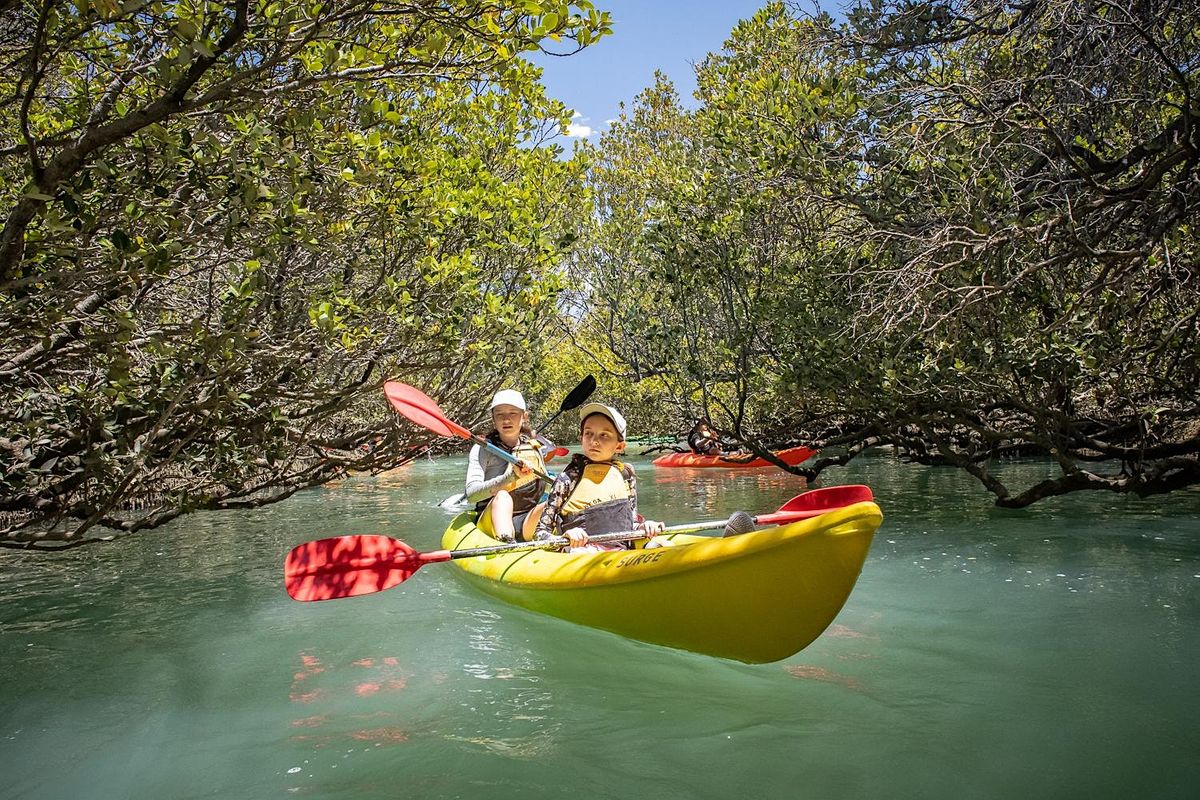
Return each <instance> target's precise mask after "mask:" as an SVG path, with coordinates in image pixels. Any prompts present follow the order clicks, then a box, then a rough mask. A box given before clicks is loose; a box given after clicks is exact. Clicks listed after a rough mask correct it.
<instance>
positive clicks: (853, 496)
mask: <svg viewBox="0 0 1200 800" xmlns="http://www.w3.org/2000/svg"><path fill="white" fill-rule="evenodd" d="M874 499H875V495H874V494H873V493H872V492H871V488H870V487H869V486H863V485H861V484H848V485H846V486H826V487H825V488H823V489H813V490H812V491H809V492H805V493H804V494H798V495H796V496H795V497H793V498H792V499H791V500H788V501H787V502H786V503H784V504H783V506H782V507H781V508H780V509H779V510H778V511H776V512H774V513H773V514H763V515H761V516H759V517H756V518H755V521H756V522H758V524H760V525H775V524H783V523H785V522H795V521H796V520H799V519H808V518H809V517H818V516H820V515H821V514H824V513H825V512H826V511H832V510H833V509H835V508H845V507H846V506H850V505H854V504H855V503H862V502H864V501H867V500H874Z"/></svg>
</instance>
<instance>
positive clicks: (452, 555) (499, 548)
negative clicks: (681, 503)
mask: <svg viewBox="0 0 1200 800" xmlns="http://www.w3.org/2000/svg"><path fill="white" fill-rule="evenodd" d="M727 521H728V520H719V521H716V522H713V521H708V522H691V523H687V524H685V525H671V526H669V527H666V528H663V529H662V530H661V531H659V532H658V533H652V534H647V533H646V532H645V531H641V530H636V531H617V532H616V533H599V534H596V535H595V536H589V537H588V540H587V543H588V544H604V543H606V542H621V541H626V540H629V539H641V538H650V537H652V536H665V535H667V534H670V533H694V532H695V531H708V530H715V529H717V528H720V527H723V526H724V525H725V523H726V522H727ZM570 543H571V540H570V539H568V538H567V537H565V536H555V537H553V538H551V539H542V540H540V541H536V542H512V543H511V544H498V545H488V546H487V547H469V548H466V549H463V550H437V551H434V552H433V553H422V555H423V556H434V555H437V554H442V553H444V554H445V557H444V558H429V559H427V560H429V561H449V560H451V559H456V558H475V557H476V556H491V555H496V554H497V553H511V552H513V551H516V550H553V549H556V548H559V547H563V546H565V545H569V544H570Z"/></svg>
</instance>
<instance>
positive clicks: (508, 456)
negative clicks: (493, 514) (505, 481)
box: [471, 433, 554, 483]
mask: <svg viewBox="0 0 1200 800" xmlns="http://www.w3.org/2000/svg"><path fill="white" fill-rule="evenodd" d="M471 441H472V442H474V443H475V444H477V445H479V446H480V447H486V448H487V449H488V450H490V451H491V452H493V453H495V454H496V455H498V456H500V458H502V459H504V460H505V461H507V462H508V463H510V464H512V465H513V466H516V467H519V466H528V465H527V464H525V462H524V461H522V460H521V459H519V458H517V457H516V456H514V455H513V454H512V453H510V452H508V451H507V450H505V449H504V448H503V447H499V446H497V445H494V444H492V443H491V442H489V441H488V440H487V439H485V438H483V437H482V436H477V435H476V434H474V433H472V434H471ZM530 469H533V474H534V475H537V476H538V477H539V478H541V479H542V480H546V481H550V482H551V483H553V482H554V473H553V472H546V471H545V470H541V469H536V468H533V467H530Z"/></svg>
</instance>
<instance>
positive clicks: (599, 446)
mask: <svg viewBox="0 0 1200 800" xmlns="http://www.w3.org/2000/svg"><path fill="white" fill-rule="evenodd" d="M579 440H580V445H581V447H582V448H583V452H582V453H579V454H578V455H576V456H575V457H574V458H573V459H571V463H570V464H568V465H567V467H566V469H564V470H563V471H562V472H560V473H559V475H558V478H557V479H556V480H555V481H554V485H553V486H552V487H551V488H550V496H549V498H548V499H547V500H546V508H545V511H543V512H542V515H541V518H540V519H539V520H538V523H537V529H536V533H535V538H537V539H550V538H552V537H554V536H555V535H557V534H560V533H561V534H562V535H563V536H566V537H567V538H568V539H570V540H571V547H570V552H572V553H578V552H586V551H589V550H626V549H630V548H632V547H633V544H632V542H613V543H605V544H588V537H589V536H597V535H599V534H602V533H617V532H620V531H634V530H640V531H641V532H642V533H644V534H645V535H646V536H653V535H654V534H656V533H658V532H659V531H661V530H662V529H663V524H662V523H661V522H654V521H652V520H646V519H642V517H641V516H640V515H639V514H638V511H637V479H636V478H635V477H634V474H633V467H631V466H629V465H628V464H625V463H623V462H621V461H617V460H615V459H616V457H617V456H618V455H620V454H621V453H623V452H625V418H624V417H623V416H621V413H620V412H619V411H617V410H616V409H615V408H613V407H612V406H606V405H603V404H602V403H588V404H587V405H585V406H584V407H583V408H581V409H580V410H579Z"/></svg>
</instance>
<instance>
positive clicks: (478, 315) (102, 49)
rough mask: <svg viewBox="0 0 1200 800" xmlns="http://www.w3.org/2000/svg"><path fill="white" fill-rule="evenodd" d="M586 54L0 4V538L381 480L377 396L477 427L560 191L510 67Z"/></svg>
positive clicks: (512, 36) (205, 9) (243, 16)
mask: <svg viewBox="0 0 1200 800" xmlns="http://www.w3.org/2000/svg"><path fill="white" fill-rule="evenodd" d="M607 32H608V17H607V15H606V14H601V13H599V12H596V11H595V10H594V9H593V8H592V6H591V4H590V3H587V2H576V3H571V4H567V3H558V2H550V1H545V2H538V1H536V0H494V1H489V2H478V0H447V1H446V2H439V3H393V2H377V1H372V2H365V1H363V0H346V2H337V3H327V2H294V1H293V0H288V1H287V2H275V1H273V0H232V1H231V2H223V3H216V2H207V1H206V0H170V1H168V0H154V1H151V0H144V1H141V2H126V3H121V2H116V0H96V1H95V2H61V1H59V0H37V1H35V0H25V1H20V0H18V1H17V2H4V3H0V218H2V219H3V220H4V222H3V232H2V234H0V311H2V313H0V387H2V388H0V451H2V452H3V460H2V462H0V463H2V464H3V472H2V474H0V543H2V544H9V545H17V546H27V545H29V544H30V543H31V542H37V541H57V542H60V543H67V544H71V543H76V542H80V541H87V540H90V539H91V538H92V537H94V536H95V535H96V534H94V533H89V531H90V530H92V529H93V526H97V525H98V526H101V527H102V528H106V529H108V530H109V531H112V530H126V531H130V530H137V529H140V528H144V527H147V526H153V525H157V524H161V523H162V522H164V521H166V520H168V519H171V518H173V517H175V516H177V515H178V514H180V513H183V512H185V511H189V510H192V509H198V508H229V507H236V506H239V505H247V504H250V505H256V504H261V503H264V502H270V501H274V500H278V499H281V498H283V497H286V496H288V495H289V494H291V493H292V492H294V491H296V490H297V489H299V488H303V487H305V486H311V485H314V484H317V483H320V482H323V481H325V480H328V479H329V478H330V477H331V476H335V475H338V474H342V473H344V471H345V470H346V468H347V467H349V466H355V467H358V468H377V469H378V468H383V467H387V466H391V465H395V464H397V463H400V462H401V461H402V460H403V459H404V458H405V457H407V456H408V455H409V454H410V453H411V452H412V451H413V449H414V447H416V446H418V445H419V444H420V443H421V442H423V441H424V438H425V436H424V434H422V433H418V432H417V431H414V430H411V429H406V428H403V427H401V426H399V425H398V423H397V422H396V417H395V415H393V414H391V413H389V412H388V411H387V409H386V407H385V406H384V404H383V402H382V396H381V393H380V392H379V391H378V387H379V385H380V383H381V382H382V380H384V379H385V378H388V377H392V376H395V375H399V374H402V375H404V376H405V379H406V380H408V381H409V382H412V383H416V384H419V385H421V386H422V388H424V389H426V390H427V391H429V392H430V393H432V394H434V396H436V397H438V399H439V400H440V401H441V402H442V403H443V405H444V407H445V408H446V410H447V411H448V412H449V413H451V414H459V413H460V412H461V413H463V414H465V415H467V416H468V417H470V416H473V415H475V414H477V413H478V405H479V404H478V402H477V401H478V397H479V396H481V395H483V394H484V393H485V392H487V391H490V390H491V389H492V388H494V387H495V386H496V384H497V383H498V382H499V381H501V380H502V379H503V378H504V376H505V373H506V371H507V369H506V368H507V366H508V365H509V364H511V363H513V362H514V361H516V360H517V358H518V355H519V354H521V353H523V352H525V351H526V350H527V348H528V347H529V346H530V343H531V342H532V343H533V346H534V347H536V345H537V342H538V341H539V337H540V335H541V334H540V331H541V329H542V328H541V325H540V324H539V323H540V322H541V321H542V320H541V319H540V318H541V317H543V316H544V315H547V314H549V315H553V314H554V313H556V312H555V306H554V297H555V293H556V291H557V289H558V278H557V276H556V275H555V274H554V273H553V271H552V270H551V269H550V267H551V266H552V265H553V264H554V263H555V260H556V257H557V256H556V254H557V253H558V251H559V249H560V247H561V246H562V245H563V244H564V243H565V242H567V241H569V240H568V239H567V238H566V237H565V236H564V225H563V220H564V218H565V216H566V215H567V214H568V213H569V208H568V206H569V203H570V202H571V198H573V197H577V196H578V195H579V192H578V191H577V189H575V188H574V187H575V186H576V184H577V182H578V177H579V176H578V170H577V169H576V168H575V166H574V165H573V164H572V163H570V162H567V161H562V160H560V159H558V158H557V155H558V149H557V148H555V147H545V146H541V145H543V144H544V143H545V140H546V137H547V136H549V135H550V134H552V133H555V132H557V131H558V130H559V129H560V128H561V127H562V126H563V125H565V122H566V116H565V111H564V109H563V108H562V106H561V104H559V103H557V102H553V101H550V100H548V99H547V98H545V97H544V95H543V93H542V89H541V86H540V85H539V83H538V74H537V70H535V69H534V68H533V67H531V66H530V65H529V64H528V62H526V61H525V60H523V59H522V58H520V57H519V54H520V53H522V52H524V51H528V50H531V49H538V48H540V47H542V46H543V45H545V46H547V47H552V48H554V49H556V50H557V51H558V52H562V53H569V52H570V51H572V50H574V49H577V48H578V47H581V46H586V45H588V44H590V43H591V42H593V41H595V40H596V39H597V38H598V37H600V36H602V35H604V34H605V33H607ZM375 444H378V445H379V446H377V447H376V446H373V445H375ZM367 451H370V452H367Z"/></svg>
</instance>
